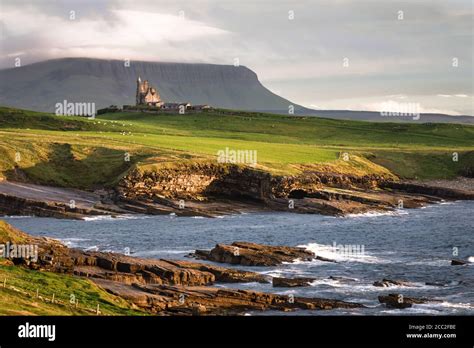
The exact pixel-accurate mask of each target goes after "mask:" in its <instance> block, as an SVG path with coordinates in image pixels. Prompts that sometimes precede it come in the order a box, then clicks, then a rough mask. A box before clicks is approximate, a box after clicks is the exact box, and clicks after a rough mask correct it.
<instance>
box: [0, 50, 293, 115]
mask: <svg viewBox="0 0 474 348" xmlns="http://www.w3.org/2000/svg"><path fill="white" fill-rule="evenodd" d="M139 75H140V76H141V77H142V79H147V80H149V81H150V83H151V84H152V85H153V86H155V87H157V88H158V91H159V93H160V94H161V97H162V99H163V100H164V101H165V102H190V103H192V104H209V105H211V106H214V107H222V108H229V109H241V110H268V111H280V112H281V111H285V110H288V106H289V105H291V104H292V103H291V102H290V101H288V100H286V99H283V98H281V97H279V96H277V95H275V94H273V93H272V92H270V91H269V90H268V89H266V88H265V87H264V86H262V84H261V83H260V82H259V81H258V78H257V75H256V74H255V73H254V72H253V71H252V70H250V69H248V68H246V67H243V66H240V67H235V66H232V65H214V64H185V63H155V62H134V61H132V62H131V64H130V67H126V66H125V65H124V62H123V61H120V60H101V59H88V58H64V59H55V60H48V61H45V62H40V63H35V64H31V65H26V66H23V67H19V68H12V69H6V70H1V71H0V81H1V83H0V104H1V105H8V106H13V107H19V108H26V109H32V110H37V111H50V112H54V110H55V108H54V105H55V104H56V103H58V102H59V103H61V102H63V100H67V101H68V102H95V103H96V108H97V109H99V108H102V107H106V106H109V105H112V104H114V105H120V106H121V105H123V104H135V91H136V79H137V77H138V76H139ZM295 109H301V108H299V107H298V106H296V105H295Z"/></svg>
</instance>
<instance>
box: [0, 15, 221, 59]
mask: <svg viewBox="0 0 474 348" xmlns="http://www.w3.org/2000/svg"><path fill="white" fill-rule="evenodd" d="M67 14H68V15H67V16H62V17H59V16H53V15H48V14H46V13H37V12H36V10H35V9H34V8H33V7H28V8H23V9H8V10H6V11H5V12H3V14H2V18H1V20H2V23H3V26H4V27H6V31H7V33H6V37H5V38H4V40H5V41H6V42H7V43H6V45H5V46H4V49H3V50H2V58H3V59H4V60H5V59H6V58H10V59H9V61H10V62H11V64H13V63H12V59H11V58H13V57H16V56H19V55H20V54H21V55H23V56H25V57H24V58H25V59H31V60H38V58H40V59H41V58H42V57H47V58H56V57H68V56H83V57H98V58H109V59H110V58H115V59H124V58H133V59H143V58H149V59H153V60H160V59H161V58H162V57H163V58H165V59H169V60H183V59H182V56H183V54H182V53H179V50H181V51H188V50H187V49H186V48H185V49H184V50H183V49H182V48H183V46H184V47H186V46H187V45H191V46H193V45H195V43H197V42H203V41H206V40H210V41H212V40H214V39H217V40H220V39H221V38H222V37H226V36H229V35H230V33H229V32H228V31H226V30H223V29H220V28H216V27H212V26H209V25H206V24H205V23H201V22H199V21H195V20H190V19H187V18H185V17H182V16H179V14H177V15H171V14H163V13H155V12H151V13H149V12H141V11H134V10H124V9H122V10H110V11H109V13H108V14H109V15H110V17H109V18H105V17H85V18H83V17H81V15H80V14H79V13H77V14H74V15H75V17H73V18H74V19H70V14H69V12H67ZM19 41H24V42H28V45H25V46H26V47H23V50H22V52H21V53H19V52H16V51H17V49H18V48H19V47H18V42H19ZM196 52H199V51H196ZM190 57H191V59H204V56H203V55H201V56H199V54H191V55H190ZM188 58H189V57H188Z"/></svg>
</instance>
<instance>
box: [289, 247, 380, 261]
mask: <svg viewBox="0 0 474 348" xmlns="http://www.w3.org/2000/svg"><path fill="white" fill-rule="evenodd" d="M298 247H301V248H305V249H307V250H310V251H312V252H313V253H314V254H315V255H316V256H322V257H326V258H328V259H331V260H335V261H338V262H344V261H346V262H362V263H387V262H389V261H387V260H383V259H380V258H378V257H376V256H373V255H368V254H367V252H365V251H364V254H359V255H350V254H349V255H347V254H345V253H343V252H338V251H337V250H335V248H334V247H333V246H332V245H325V244H318V243H308V244H303V245H298ZM312 262H321V261H318V260H315V261H312ZM295 263H301V261H298V260H297V261H296V262H295Z"/></svg>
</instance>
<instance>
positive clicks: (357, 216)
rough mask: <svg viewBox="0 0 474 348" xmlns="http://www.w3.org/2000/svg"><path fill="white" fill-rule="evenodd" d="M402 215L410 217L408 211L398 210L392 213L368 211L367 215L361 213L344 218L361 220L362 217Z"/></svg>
mask: <svg viewBox="0 0 474 348" xmlns="http://www.w3.org/2000/svg"><path fill="white" fill-rule="evenodd" d="M402 215H408V212H407V211H406V210H402V209H397V210H392V211H383V212H382V211H368V212H366V213H360V214H347V215H345V216H343V218H344V217H346V218H361V217H378V216H402Z"/></svg>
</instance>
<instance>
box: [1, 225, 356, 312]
mask: <svg viewBox="0 0 474 348" xmlns="http://www.w3.org/2000/svg"><path fill="white" fill-rule="evenodd" d="M15 234H16V236H15V237H18V238H21V239H22V240H23V242H24V243H28V244H36V245H38V248H39V255H38V260H37V261H35V262H33V261H27V260H25V259H16V258H14V259H10V261H11V262H12V263H13V264H15V265H17V266H18V267H27V268H30V269H33V270H37V271H49V272H56V273H66V274H74V275H76V276H79V277H87V278H89V279H90V280H92V281H93V282H95V283H96V284H98V285H99V286H100V287H102V288H103V289H105V290H106V291H108V292H110V293H113V294H115V295H117V296H120V297H122V298H123V299H125V300H127V301H129V302H131V303H133V304H135V305H136V306H138V307H140V308H142V309H144V310H146V311H148V312H150V313H153V314H158V315H239V314H244V313H245V312H246V311H264V310H277V311H292V310H330V309H336V308H346V309H350V308H362V307H364V306H363V305H361V304H358V303H353V302H346V301H341V300H336V299H326V298H306V297H297V296H292V295H288V296H286V295H278V294H272V293H263V292H256V291H248V290H240V289H235V288H223V287H222V286H219V287H216V286H215V285H217V284H229V283H246V282H261V283H270V282H272V278H271V277H268V276H264V275H261V274H258V273H255V272H249V271H243V270H239V269H234V268H226V267H221V266H216V265H213V264H209V263H199V262H193V261H183V260H165V259H159V260H155V259H142V258H136V257H131V256H127V255H123V254H116V253H105V252H87V251H82V250H79V249H72V248H68V247H66V246H64V245H63V244H61V243H60V242H58V241H56V240H53V239H50V238H45V237H33V236H30V235H27V234H25V233H23V232H20V231H17V230H15ZM10 237H11V236H10ZM0 242H3V243H6V242H7V241H0ZM248 244H250V243H248ZM275 248H276V249H275ZM276 250H287V251H288V252H287V253H286V254H285V255H281V257H279V256H275V255H279V254H280V253H279V252H277V253H276V254H275V251H276ZM260 251H261V253H262V255H263V254H265V253H266V251H267V252H268V257H269V258H272V259H274V260H275V258H277V259H281V260H290V259H291V258H292V257H293V256H299V255H300V254H302V253H304V252H303V251H302V250H300V248H291V247H270V246H260ZM293 252H294V253H296V254H292V253H293ZM304 254H306V257H307V258H308V259H309V257H310V256H311V255H313V256H315V255H314V254H312V253H311V252H306V253H304Z"/></svg>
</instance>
